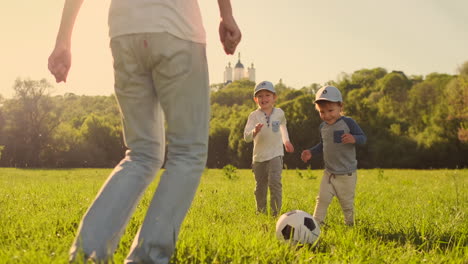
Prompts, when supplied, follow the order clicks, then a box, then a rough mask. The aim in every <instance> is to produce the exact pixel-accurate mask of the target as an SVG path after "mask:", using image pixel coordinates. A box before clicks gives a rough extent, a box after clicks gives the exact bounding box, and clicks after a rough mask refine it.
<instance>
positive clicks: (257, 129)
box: [253, 123, 263, 137]
mask: <svg viewBox="0 0 468 264" xmlns="http://www.w3.org/2000/svg"><path fill="white" fill-rule="evenodd" d="M262 127H263V124H262V123H258V124H256V125H255V129H254V132H253V136H254V137H255V136H256V135H257V134H258V133H259V132H260V130H262Z"/></svg>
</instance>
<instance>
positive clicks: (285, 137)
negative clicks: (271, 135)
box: [280, 124, 289, 144]
mask: <svg viewBox="0 0 468 264" xmlns="http://www.w3.org/2000/svg"><path fill="white" fill-rule="evenodd" d="M280 131H281V139H283V144H286V142H288V141H289V134H288V128H287V127H286V124H281V125H280Z"/></svg>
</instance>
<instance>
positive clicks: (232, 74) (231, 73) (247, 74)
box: [224, 52, 255, 84]
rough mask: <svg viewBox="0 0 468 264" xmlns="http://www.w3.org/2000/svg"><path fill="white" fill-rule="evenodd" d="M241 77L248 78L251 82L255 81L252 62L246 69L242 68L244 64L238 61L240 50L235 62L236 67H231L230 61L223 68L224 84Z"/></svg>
mask: <svg viewBox="0 0 468 264" xmlns="http://www.w3.org/2000/svg"><path fill="white" fill-rule="evenodd" d="M242 79H249V80H250V81H252V82H255V68H254V65H253V63H252V64H251V67H250V68H247V71H246V70H245V69H244V65H243V64H242V63H241V61H240V52H239V60H238V61H237V63H236V67H234V69H232V67H231V63H230V62H229V63H228V66H226V68H225V70H224V84H228V83H231V82H233V81H238V80H242Z"/></svg>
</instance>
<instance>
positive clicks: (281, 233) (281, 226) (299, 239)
mask: <svg viewBox="0 0 468 264" xmlns="http://www.w3.org/2000/svg"><path fill="white" fill-rule="evenodd" d="M319 236H320V226H319V225H318V224H317V222H316V221H315V220H314V218H313V217H312V216H311V215H310V214H308V213H306V212H304V211H301V210H293V211H290V212H287V213H284V214H282V215H281V216H280V218H279V219H278V221H277V222H276V237H277V238H278V239H279V240H283V241H288V242H291V243H301V244H314V243H315V242H316V241H317V239H318V237H319Z"/></svg>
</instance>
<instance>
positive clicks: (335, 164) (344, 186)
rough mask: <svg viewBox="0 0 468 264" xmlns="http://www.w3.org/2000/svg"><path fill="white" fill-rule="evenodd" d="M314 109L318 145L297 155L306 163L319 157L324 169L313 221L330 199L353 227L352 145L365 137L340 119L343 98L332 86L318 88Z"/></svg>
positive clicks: (322, 214)
mask: <svg viewBox="0 0 468 264" xmlns="http://www.w3.org/2000/svg"><path fill="white" fill-rule="evenodd" d="M314 103H315V108H316V109H317V111H318V112H319V114H320V118H321V119H322V120H323V121H324V122H323V123H321V124H320V143H318V144H317V145H315V146H314V147H312V148H310V149H306V150H304V151H303V152H302V153H301V159H302V161H304V162H307V161H308V160H310V159H311V158H312V156H319V155H322V154H323V160H324V163H325V170H324V174H323V177H322V181H321V183H320V191H319V195H318V196H317V204H316V206H315V211H314V218H315V220H316V221H317V222H318V223H320V224H322V223H323V222H324V220H325V216H326V214H327V209H328V206H329V205H330V203H331V201H332V199H333V197H334V196H336V197H337V198H338V200H339V202H340V205H341V208H342V210H343V214H344V220H345V223H346V225H350V226H351V225H353V224H354V194H355V189H356V180H357V173H356V170H357V160H356V148H355V144H364V143H365V142H366V139H367V138H366V135H365V134H364V132H363V131H362V129H361V128H360V127H359V125H358V124H357V123H356V122H355V121H354V120H353V119H352V118H350V117H346V116H342V115H341V112H342V109H343V99H342V96H341V92H340V91H339V90H338V89H337V88H336V87H334V86H325V87H322V88H320V90H318V92H317V93H316V96H315V102H314Z"/></svg>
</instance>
